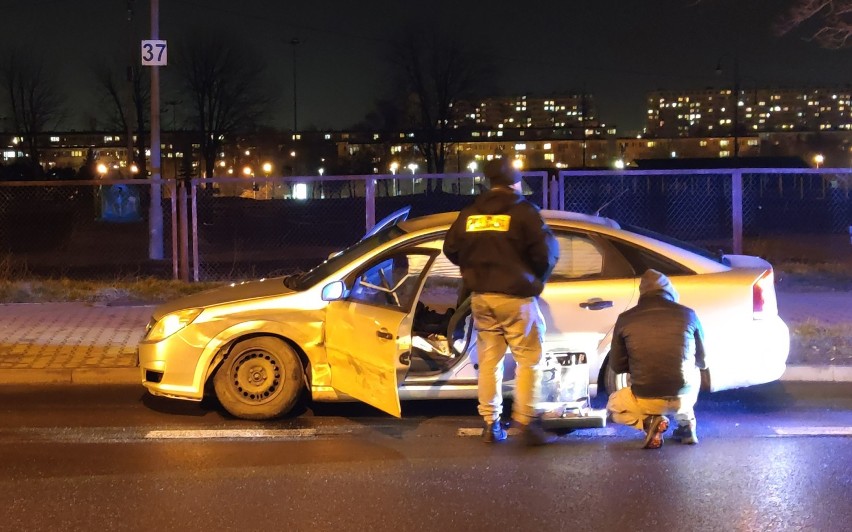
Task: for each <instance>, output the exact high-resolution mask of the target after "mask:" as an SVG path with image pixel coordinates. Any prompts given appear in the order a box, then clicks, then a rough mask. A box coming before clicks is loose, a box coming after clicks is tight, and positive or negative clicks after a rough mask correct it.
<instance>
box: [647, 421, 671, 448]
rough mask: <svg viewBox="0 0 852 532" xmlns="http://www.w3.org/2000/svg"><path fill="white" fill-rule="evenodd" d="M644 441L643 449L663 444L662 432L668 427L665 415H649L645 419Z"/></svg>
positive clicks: (658, 446)
mask: <svg viewBox="0 0 852 532" xmlns="http://www.w3.org/2000/svg"><path fill="white" fill-rule="evenodd" d="M644 425H645V443H644V444H643V445H642V448H643V449H659V448H660V447H662V446H663V433H665V432H666V430H668V428H669V419H668V418H667V417H666V416H650V417H648V418H646V419H645V423H644Z"/></svg>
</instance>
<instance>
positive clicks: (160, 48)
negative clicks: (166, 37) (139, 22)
mask: <svg viewBox="0 0 852 532" xmlns="http://www.w3.org/2000/svg"><path fill="white" fill-rule="evenodd" d="M168 57H169V53H168V48H167V46H166V41H162V40H146V41H142V64H143V65H146V66H166V64H168Z"/></svg>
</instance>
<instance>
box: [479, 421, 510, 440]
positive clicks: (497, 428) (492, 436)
mask: <svg viewBox="0 0 852 532" xmlns="http://www.w3.org/2000/svg"><path fill="white" fill-rule="evenodd" d="M505 439H506V429H504V428H503V423H501V422H500V418H497V420H496V421H492V422H491V423H488V424H487V425H486V426H485V430H484V431H482V441H484V442H485V443H494V442H498V441H503V440H505Z"/></svg>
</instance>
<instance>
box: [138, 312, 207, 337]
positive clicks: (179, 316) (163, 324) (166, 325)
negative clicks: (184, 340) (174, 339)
mask: <svg viewBox="0 0 852 532" xmlns="http://www.w3.org/2000/svg"><path fill="white" fill-rule="evenodd" d="M201 310H202V309H200V308H188V309H184V310H178V311H177V312H172V313H169V314H166V315H165V316H163V317H162V318H160V320H159V321H157V323H155V324H154V326H153V327H151V330H150V331H148V340H150V341H152V342H159V341H160V340H163V339H165V338H168V337H169V336H171V335H173V334H174V333H176V332H178V331H179V330H181V329H183V328H184V327H186V326H187V325H189V324H190V323H192V321H193V320H194V319H195V318H197V317H198V315H199V314H201Z"/></svg>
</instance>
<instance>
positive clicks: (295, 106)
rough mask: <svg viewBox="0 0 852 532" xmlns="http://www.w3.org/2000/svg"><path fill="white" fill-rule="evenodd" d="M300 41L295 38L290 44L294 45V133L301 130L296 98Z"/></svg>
mask: <svg viewBox="0 0 852 532" xmlns="http://www.w3.org/2000/svg"><path fill="white" fill-rule="evenodd" d="M300 42H301V41H299V39H295V38H294V39H292V40H291V41H290V45H291V46H292V47H293V133H295V132H297V131H298V130H299V121H298V120H297V116H298V114H297V107H298V105H297V102H298V99H297V98H296V46H298V45H299V43H300Z"/></svg>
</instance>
